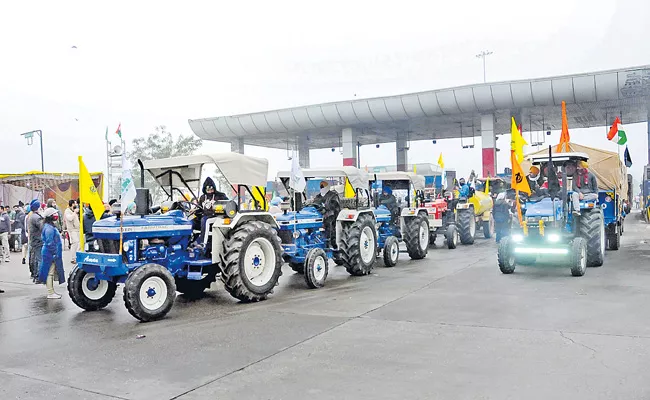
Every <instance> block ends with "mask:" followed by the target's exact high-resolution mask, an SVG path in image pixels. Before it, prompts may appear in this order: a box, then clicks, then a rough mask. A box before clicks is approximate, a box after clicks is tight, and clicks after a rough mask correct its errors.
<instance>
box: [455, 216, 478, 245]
mask: <svg viewBox="0 0 650 400" xmlns="http://www.w3.org/2000/svg"><path fill="white" fill-rule="evenodd" d="M456 213H457V222H456V227H457V228H458V233H459V235H460V242H461V243H462V244H474V236H475V235H476V218H475V215H474V207H470V208H465V209H459V210H456Z"/></svg>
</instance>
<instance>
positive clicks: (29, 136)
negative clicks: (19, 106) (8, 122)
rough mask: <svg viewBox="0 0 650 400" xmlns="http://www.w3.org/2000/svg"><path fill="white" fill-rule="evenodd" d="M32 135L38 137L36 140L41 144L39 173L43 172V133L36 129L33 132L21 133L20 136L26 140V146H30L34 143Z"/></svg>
mask: <svg viewBox="0 0 650 400" xmlns="http://www.w3.org/2000/svg"><path fill="white" fill-rule="evenodd" d="M34 134H37V135H38V138H39V139H40V142H41V171H42V172H45V163H44V162H43V131H41V130H40V129H37V130H35V131H29V132H26V133H21V134H20V136H23V137H24V138H25V139H27V145H28V146H31V145H32V143H34Z"/></svg>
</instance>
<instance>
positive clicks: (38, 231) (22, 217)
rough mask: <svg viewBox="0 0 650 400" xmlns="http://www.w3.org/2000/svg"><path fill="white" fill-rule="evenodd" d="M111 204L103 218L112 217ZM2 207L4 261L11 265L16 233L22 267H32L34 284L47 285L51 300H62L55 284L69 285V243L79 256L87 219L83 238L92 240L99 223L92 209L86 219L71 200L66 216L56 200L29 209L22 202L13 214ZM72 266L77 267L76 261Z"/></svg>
mask: <svg viewBox="0 0 650 400" xmlns="http://www.w3.org/2000/svg"><path fill="white" fill-rule="evenodd" d="M115 201H117V200H111V202H113V203H114V202H115ZM111 202H109V203H111ZM109 203H106V204H105V205H104V210H105V211H104V214H103V215H102V218H106V217H109V216H111V215H112V214H111V211H110V205H111V204H109ZM0 207H1V210H0V211H1V212H0V261H9V237H10V235H11V234H12V233H13V234H14V235H15V236H16V238H15V242H16V244H15V245H14V249H19V250H20V251H22V263H23V264H27V265H28V266H29V273H30V277H31V279H32V281H33V282H34V283H38V284H45V285H46V287H47V298H48V299H60V298H61V295H60V294H58V293H56V292H55V290H54V280H55V279H56V280H58V282H59V284H62V283H64V282H65V275H64V269H63V245H64V243H65V239H67V240H68V243H69V247H70V250H71V251H72V252H74V253H76V252H77V251H78V250H79V244H80V235H81V232H80V231H81V218H83V219H84V220H83V221H84V232H83V234H84V235H85V237H86V239H92V224H93V223H94V222H95V216H94V214H93V211H92V209H90V207H86V208H85V209H84V212H83V215H82V214H81V211H80V207H79V201H78V200H70V201H69V202H68V207H67V208H66V209H65V211H64V212H63V213H62V212H61V211H60V210H59V208H58V206H57V204H56V200H54V199H48V200H47V201H46V202H45V204H42V203H41V202H40V201H39V200H37V199H34V200H32V201H31V202H30V203H29V204H28V205H27V206H24V204H23V203H22V202H20V203H19V204H18V205H15V206H14V207H13V213H11V214H10V211H11V210H10V208H9V207H5V206H0ZM74 253H73V254H74ZM71 263H73V264H74V263H76V260H75V257H73V258H72V260H71ZM3 292H4V291H2V290H0V293H3Z"/></svg>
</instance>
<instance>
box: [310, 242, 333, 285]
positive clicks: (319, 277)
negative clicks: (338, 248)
mask: <svg viewBox="0 0 650 400" xmlns="http://www.w3.org/2000/svg"><path fill="white" fill-rule="evenodd" d="M327 261H328V260H327V254H325V251H323V249H311V250H309V252H308V253H307V258H306V259H305V283H306V284H307V286H309V287H310V288H311V289H317V288H321V287H323V286H325V280H326V279H327V274H328V272H329V267H328V266H327Z"/></svg>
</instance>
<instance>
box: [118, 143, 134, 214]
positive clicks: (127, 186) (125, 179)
mask: <svg viewBox="0 0 650 400" xmlns="http://www.w3.org/2000/svg"><path fill="white" fill-rule="evenodd" d="M135 194H136V192H135V184H134V183H133V177H132V176H131V163H130V162H129V160H127V158H126V155H125V154H124V153H122V192H121V196H120V206H121V210H122V215H124V214H125V213H126V210H127V208H129V204H131V203H133V202H134V201H135Z"/></svg>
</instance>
